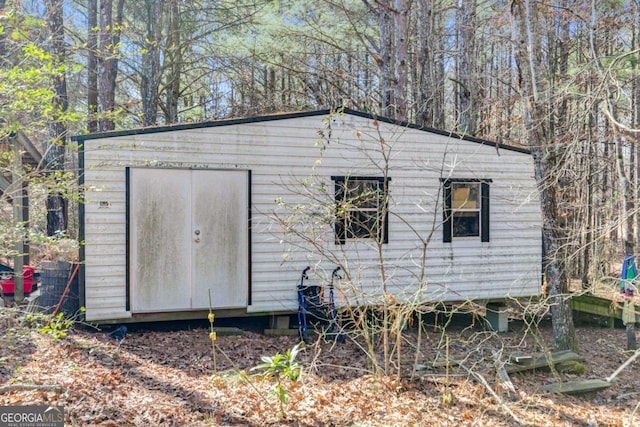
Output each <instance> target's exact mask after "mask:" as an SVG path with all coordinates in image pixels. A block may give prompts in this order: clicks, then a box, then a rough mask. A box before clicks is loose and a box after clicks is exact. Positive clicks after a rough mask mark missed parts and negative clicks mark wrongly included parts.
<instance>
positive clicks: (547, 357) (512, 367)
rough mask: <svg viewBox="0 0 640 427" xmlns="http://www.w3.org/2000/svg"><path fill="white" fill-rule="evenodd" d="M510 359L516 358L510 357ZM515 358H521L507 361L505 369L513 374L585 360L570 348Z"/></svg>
mask: <svg viewBox="0 0 640 427" xmlns="http://www.w3.org/2000/svg"><path fill="white" fill-rule="evenodd" d="M509 360H514V359H512V358H511V357H509ZM515 360H520V362H519V363H513V362H511V363H507V364H505V369H506V370H507V372H508V373H510V374H512V373H514V372H524V371H533V370H536V369H541V368H550V367H551V366H555V365H557V364H559V363H563V362H572V361H576V362H580V361H582V360H584V359H583V358H582V356H580V355H579V354H576V353H574V352H573V351H570V350H564V351H557V352H553V353H548V354H535V355H533V356H532V357H531V359H528V358H522V357H517V358H515Z"/></svg>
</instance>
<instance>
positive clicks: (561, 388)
mask: <svg viewBox="0 0 640 427" xmlns="http://www.w3.org/2000/svg"><path fill="white" fill-rule="evenodd" d="M609 387H611V383H610V382H609V381H606V380H600V379H593V380H582V381H569V382H566V383H554V384H548V385H545V386H543V387H541V388H540V389H541V390H543V391H550V392H553V393H563V394H583V393H592V392H596V391H600V390H604V389H606V388H609Z"/></svg>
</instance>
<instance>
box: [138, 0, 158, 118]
mask: <svg viewBox="0 0 640 427" xmlns="http://www.w3.org/2000/svg"><path fill="white" fill-rule="evenodd" d="M162 6H163V0H145V11H146V16H145V19H146V26H147V31H146V34H145V38H144V42H143V44H144V49H145V52H144V54H143V55H142V85H141V88H140V93H141V95H142V124H143V125H144V126H151V125H155V124H156V121H157V114H158V87H159V86H160V43H161V40H160V38H161V31H162V30H161V28H162V25H161V16H160V15H161V11H162Z"/></svg>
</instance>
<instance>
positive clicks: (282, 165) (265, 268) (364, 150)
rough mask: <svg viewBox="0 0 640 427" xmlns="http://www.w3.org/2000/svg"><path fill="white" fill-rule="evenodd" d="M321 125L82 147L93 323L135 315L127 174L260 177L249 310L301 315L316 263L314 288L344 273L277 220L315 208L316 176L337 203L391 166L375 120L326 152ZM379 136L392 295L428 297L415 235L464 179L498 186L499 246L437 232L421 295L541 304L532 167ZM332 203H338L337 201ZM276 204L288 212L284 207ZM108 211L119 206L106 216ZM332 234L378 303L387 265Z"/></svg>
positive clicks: (395, 134)
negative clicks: (304, 276) (128, 306)
mask: <svg viewBox="0 0 640 427" xmlns="http://www.w3.org/2000/svg"><path fill="white" fill-rule="evenodd" d="M322 119H323V118H322V117H300V118H295V119H286V120H277V121H268V122H256V123H244V124H238V125H230V126H220V127H211V128H199V129H183V130H179V131H168V132H160V133H148V134H142V135H132V136H118V137H112V138H102V139H89V140H86V141H84V150H85V152H84V162H85V168H86V170H85V184H86V185H87V186H89V187H90V190H89V191H88V192H87V195H86V198H87V204H86V207H85V242H86V250H85V261H86V306H87V318H88V320H100V319H113V318H118V317H127V316H129V313H127V312H126V310H125V297H126V224H125V220H126V194H125V167H126V166H153V167H171V168H223V169H236V168H237V169H250V170H251V173H252V186H251V198H252V214H251V215H252V230H251V233H252V238H251V240H252V248H251V249H252V260H251V262H252V305H251V306H250V307H249V308H248V310H249V311H252V312H262V311H280V310H295V309H296V307H297V302H296V294H295V285H296V281H297V279H298V277H299V272H300V271H301V270H302V268H304V266H305V265H307V264H312V265H314V269H315V271H316V275H314V276H313V277H312V279H311V280H314V281H316V282H318V281H322V280H326V277H327V276H328V275H330V272H331V270H332V269H333V268H334V265H333V264H331V263H328V262H327V261H321V260H320V258H319V257H318V256H317V255H315V254H314V253H313V252H312V251H306V250H304V249H300V248H296V249H295V250H292V251H289V250H288V248H289V247H290V245H289V244H287V243H281V239H283V234H282V231H281V229H280V226H279V225H278V224H276V223H275V222H274V220H273V219H272V214H273V212H274V211H278V212H279V213H282V214H284V213H285V212H284V211H286V207H293V206H295V205H296V204H300V205H302V206H309V200H306V199H305V198H303V197H301V195H300V194H295V191H294V192H292V191H291V190H290V188H300V187H298V186H297V185H298V184H299V183H300V182H301V181H302V180H304V179H305V178H309V177H311V176H312V175H313V176H315V178H313V180H316V181H321V182H323V183H324V184H325V185H326V187H327V189H328V190H329V193H332V191H333V183H332V181H331V180H330V177H331V176H334V175H338V176H340V175H368V176H381V173H380V171H379V169H378V168H377V167H376V166H375V165H374V164H373V163H372V162H378V161H381V159H382V156H381V155H380V153H379V152H378V150H379V147H380V141H379V139H378V138H377V136H376V135H377V130H376V129H375V128H374V127H373V126H372V123H371V120H368V119H365V118H361V117H355V116H346V117H344V121H345V122H344V123H342V124H341V123H340V121H341V120H342V119H338V121H336V122H334V126H333V127H332V134H331V135H332V138H331V141H330V143H329V144H328V145H325V149H324V150H321V149H320V145H319V144H318V140H319V136H318V130H320V129H321V127H322ZM380 129H381V135H382V136H383V137H384V140H385V143H386V144H388V145H390V146H392V148H391V149H390V164H389V166H390V171H389V176H390V177H391V179H392V181H391V182H390V184H389V185H390V187H389V189H390V195H391V198H392V200H391V202H390V209H391V211H392V215H390V220H389V243H388V244H387V245H385V247H384V257H385V268H386V271H387V272H388V277H389V280H388V283H387V285H388V290H393V291H395V292H396V293H399V294H402V295H403V296H405V297H407V298H408V297H410V296H411V295H412V294H414V293H415V290H416V289H418V286H419V285H418V278H417V277H418V275H419V273H420V257H421V251H422V243H421V241H420V240H419V239H418V238H416V234H415V233H416V232H417V233H418V234H419V235H420V236H421V238H423V239H426V238H427V236H428V235H429V233H430V231H431V229H432V226H433V224H439V222H440V221H441V219H442V200H441V199H442V196H441V195H440V193H439V191H438V189H439V186H440V185H441V182H440V179H441V178H447V177H454V178H482V179H491V180H492V182H491V204H490V208H491V222H490V230H491V241H490V242H489V243H481V242H480V241H479V240H480V239H479V238H478V239H462V240H459V239H454V241H453V243H442V233H441V231H440V229H439V228H438V229H437V230H435V232H434V233H433V235H432V240H431V241H430V242H429V243H428V249H427V261H426V270H425V271H426V277H425V278H424V280H423V289H424V296H423V297H424V298H425V299H432V300H447V301H461V300H465V299H468V298H473V299H498V298H503V297H505V296H513V297H522V296H531V295H537V294H538V293H539V290H540V289H539V288H540V283H539V281H540V269H541V265H540V264H541V243H540V239H541V231H540V221H541V219H540V211H539V204H538V198H537V192H536V188H535V181H534V179H533V161H532V158H531V157H530V156H529V155H526V154H523V153H518V152H513V151H510V150H501V149H496V148H495V147H491V146H486V145H481V144H478V143H474V142H469V141H463V140H459V139H455V138H449V137H446V136H442V135H437V134H432V133H426V132H422V131H419V130H415V129H406V128H402V127H399V126H395V125H390V124H387V123H380ZM356 131H360V132H361V134H360V137H358V136H357V135H356ZM283 184H284V185H283ZM285 186H287V187H290V188H285ZM326 197H327V200H328V201H329V202H330V201H331V198H332V195H331V194H327V196H326ZM278 198H282V200H283V202H284V204H285V205H284V207H282V206H277V204H276V202H275V201H276V199H278ZM100 201H104V202H108V204H109V207H106V208H105V207H102V208H101V207H100ZM398 216H400V217H402V218H403V220H404V221H407V222H409V223H410V226H411V227H410V226H409V225H407V224H405V223H403V222H402V221H400V220H398ZM437 227H440V226H439V225H437ZM411 228H413V229H414V230H415V231H411ZM325 231H326V232H327V234H326V235H325V239H326V242H327V243H326V249H327V250H330V251H332V252H333V253H335V254H336V256H337V257H339V258H340V259H341V261H342V262H344V263H345V265H347V266H348V268H349V273H350V274H351V277H352V279H353V282H354V283H353V286H355V287H357V288H358V289H362V290H363V291H364V293H365V294H366V295H378V294H380V292H381V286H377V285H376V284H379V283H380V279H379V271H378V269H377V268H375V265H377V255H376V252H375V251H374V250H372V249H371V248H370V247H369V246H370V245H368V244H367V243H365V242H359V243H354V242H349V243H347V244H346V245H344V246H336V245H335V244H334V239H333V231H332V230H331V229H330V228H329V227H326V228H325ZM298 243H299V242H298ZM285 258H286V261H284V262H283V260H284V259H285ZM372 266H374V267H372ZM345 286H346V287H350V286H351V285H345ZM346 294H347V296H348V295H349V292H348V291H346ZM352 298H353V297H349V299H350V300H352Z"/></svg>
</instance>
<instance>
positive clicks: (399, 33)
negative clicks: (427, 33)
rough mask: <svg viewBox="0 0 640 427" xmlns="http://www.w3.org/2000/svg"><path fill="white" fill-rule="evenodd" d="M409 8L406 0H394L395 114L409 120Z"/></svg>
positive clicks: (395, 117)
mask: <svg viewBox="0 0 640 427" xmlns="http://www.w3.org/2000/svg"><path fill="white" fill-rule="evenodd" d="M408 14H409V10H408V8H407V5H406V2H405V0H394V14H393V18H394V27H395V31H394V36H395V40H394V47H395V76H394V77H395V78H394V81H395V89H394V104H395V105H394V115H393V118H394V119H396V120H401V121H407V99H406V98H407V89H408V78H407V69H408V67H407V45H408V40H407V38H408V28H407V15H408Z"/></svg>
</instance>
